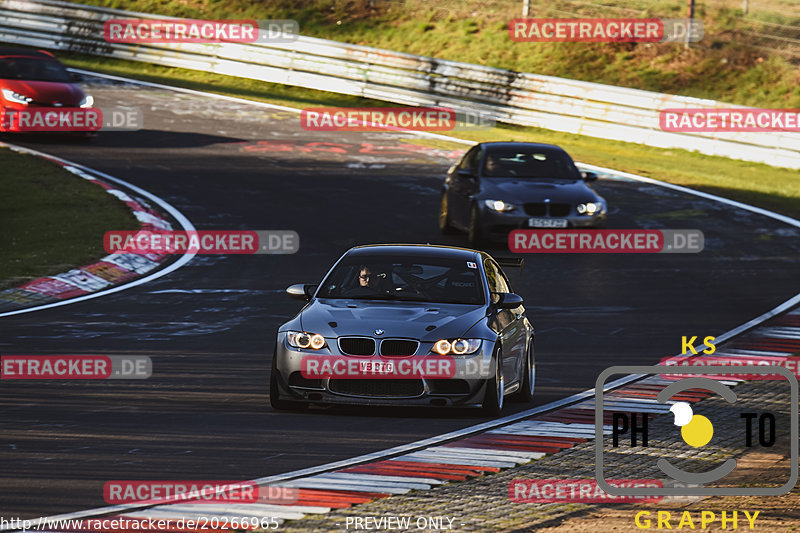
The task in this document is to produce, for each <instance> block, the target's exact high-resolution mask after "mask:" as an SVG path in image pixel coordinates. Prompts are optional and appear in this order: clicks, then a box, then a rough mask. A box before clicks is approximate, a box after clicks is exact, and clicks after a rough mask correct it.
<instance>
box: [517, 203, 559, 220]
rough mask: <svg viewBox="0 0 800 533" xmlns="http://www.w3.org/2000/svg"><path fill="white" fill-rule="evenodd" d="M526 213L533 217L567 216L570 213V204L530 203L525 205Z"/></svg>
mask: <svg viewBox="0 0 800 533" xmlns="http://www.w3.org/2000/svg"><path fill="white" fill-rule="evenodd" d="M523 207H524V209H525V213H526V214H527V215H529V216H532V217H548V216H549V217H565V216H567V215H569V211H570V205H569V204H551V203H528V204H525V205H524V206H523Z"/></svg>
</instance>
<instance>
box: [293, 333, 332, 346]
mask: <svg viewBox="0 0 800 533" xmlns="http://www.w3.org/2000/svg"><path fill="white" fill-rule="evenodd" d="M286 342H288V343H289V346H292V347H294V348H303V349H305V348H311V349H312V350H319V349H321V348H324V347H325V337H323V336H322V335H320V334H319V333H308V332H307V331H287V332H286Z"/></svg>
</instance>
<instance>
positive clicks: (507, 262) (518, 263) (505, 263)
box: [494, 257, 525, 273]
mask: <svg viewBox="0 0 800 533" xmlns="http://www.w3.org/2000/svg"><path fill="white" fill-rule="evenodd" d="M494 260H495V261H496V262H497V264H498V265H500V266H501V267H513V268H518V269H519V271H520V273H522V269H523V268H524V267H525V258H524V257H495V258H494Z"/></svg>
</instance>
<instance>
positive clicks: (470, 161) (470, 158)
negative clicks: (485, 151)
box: [458, 146, 481, 174]
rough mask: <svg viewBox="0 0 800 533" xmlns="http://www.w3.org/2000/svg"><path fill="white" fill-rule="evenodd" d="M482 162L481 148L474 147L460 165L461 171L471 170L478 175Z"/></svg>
mask: <svg viewBox="0 0 800 533" xmlns="http://www.w3.org/2000/svg"><path fill="white" fill-rule="evenodd" d="M480 160H481V149H480V148H479V147H477V146H476V147H474V148H473V149H472V150H470V151H469V152H467V155H465V156H464V159H462V160H461V164H459V165H458V169H459V170H471V171H472V172H473V173H474V174H477V173H478V163H479V162H480Z"/></svg>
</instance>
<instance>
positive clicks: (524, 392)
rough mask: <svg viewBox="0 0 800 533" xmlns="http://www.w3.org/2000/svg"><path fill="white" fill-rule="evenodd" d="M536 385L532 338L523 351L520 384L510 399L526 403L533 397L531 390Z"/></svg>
mask: <svg viewBox="0 0 800 533" xmlns="http://www.w3.org/2000/svg"><path fill="white" fill-rule="evenodd" d="M535 387H536V361H535V360H534V357H533V339H531V343H530V346H528V350H527V351H526V352H525V368H524V369H523V377H522V386H521V387H520V389H519V390H518V391H517V392H515V393H514V396H512V399H513V400H514V401H515V402H524V403H528V402H530V401H531V399H533V391H534V389H535Z"/></svg>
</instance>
